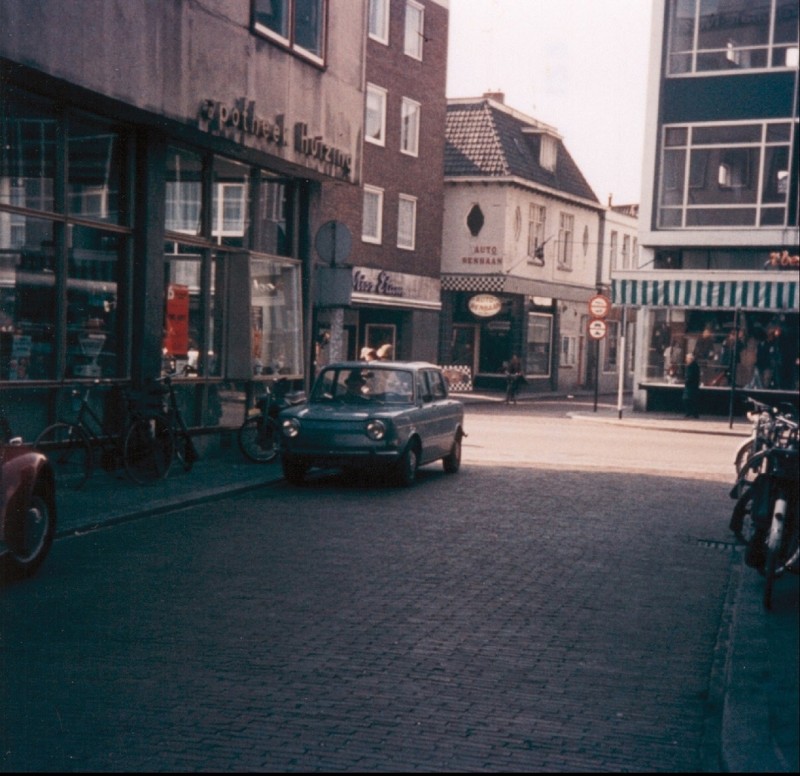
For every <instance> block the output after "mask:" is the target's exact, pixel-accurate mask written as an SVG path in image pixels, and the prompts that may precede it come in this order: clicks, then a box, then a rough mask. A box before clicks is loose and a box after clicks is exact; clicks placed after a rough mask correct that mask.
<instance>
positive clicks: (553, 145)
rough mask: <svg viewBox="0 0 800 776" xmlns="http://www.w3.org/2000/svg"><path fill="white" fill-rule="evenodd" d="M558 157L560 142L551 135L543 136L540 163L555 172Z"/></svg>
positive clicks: (540, 147)
mask: <svg viewBox="0 0 800 776" xmlns="http://www.w3.org/2000/svg"><path fill="white" fill-rule="evenodd" d="M557 158H558V143H557V142H556V139H555V138H554V137H552V136H551V135H542V136H541V145H540V146H539V164H541V165H542V167H544V168H545V170H549V171H550V172H553V171H554V170H555V169H556V159H557Z"/></svg>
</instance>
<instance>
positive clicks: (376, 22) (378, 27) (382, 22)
mask: <svg viewBox="0 0 800 776" xmlns="http://www.w3.org/2000/svg"><path fill="white" fill-rule="evenodd" d="M369 36H370V38H372V39H373V40H377V41H379V42H380V43H384V44H387V45H388V43H389V0H369Z"/></svg>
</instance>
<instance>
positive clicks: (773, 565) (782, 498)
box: [763, 491, 788, 609]
mask: <svg viewBox="0 0 800 776" xmlns="http://www.w3.org/2000/svg"><path fill="white" fill-rule="evenodd" d="M787 505H788V502H787V498H786V494H785V493H783V492H780V491H779V492H778V494H777V495H776V497H775V501H774V503H773V507H772V522H771V524H770V527H769V533H768V535H767V557H766V561H765V562H764V600H763V603H764V608H765V609H769V608H771V606H772V590H773V587H774V586H775V580H776V579H777V577H778V576H779V574H780V573H781V572H780V571H779V566H780V565H781V564H780V559H781V557H782V555H781V552H782V550H783V532H784V527H785V525H786V508H787Z"/></svg>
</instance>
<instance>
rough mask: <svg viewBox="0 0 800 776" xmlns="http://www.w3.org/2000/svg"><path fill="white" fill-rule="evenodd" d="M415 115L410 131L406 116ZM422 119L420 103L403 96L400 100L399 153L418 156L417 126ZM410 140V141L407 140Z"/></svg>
mask: <svg viewBox="0 0 800 776" xmlns="http://www.w3.org/2000/svg"><path fill="white" fill-rule="evenodd" d="M414 115H415V116H416V119H415V120H414V122H413V127H412V131H410V132H409V125H410V122H408V123H407V122H406V117H407V116H414ZM421 121H422V103H420V102H417V100H412V99H411V98H410V97H403V98H402V100H401V102H400V153H402V154H407V155H408V156H414V157H418V156H419V127H420V123H421ZM409 140H411V142H409Z"/></svg>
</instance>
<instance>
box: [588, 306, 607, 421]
mask: <svg viewBox="0 0 800 776" xmlns="http://www.w3.org/2000/svg"><path fill="white" fill-rule="evenodd" d="M609 312H611V300H610V299H609V298H608V297H607V296H604V295H603V294H600V293H597V294H595V295H594V296H593V297H592V298H591V299H590V300H589V314H590V315H591V316H592V319H591V320H590V321H589V336H590V337H591V338H592V339H593V340H594V342H595V346H594V411H595V412H597V394H598V391H599V390H600V340H601V339H603V337H605V336H606V334H607V333H608V325H607V324H606V321H605V319H606V316H607V315H608V314H609Z"/></svg>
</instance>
